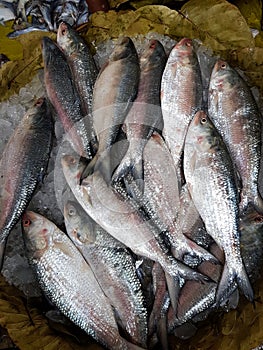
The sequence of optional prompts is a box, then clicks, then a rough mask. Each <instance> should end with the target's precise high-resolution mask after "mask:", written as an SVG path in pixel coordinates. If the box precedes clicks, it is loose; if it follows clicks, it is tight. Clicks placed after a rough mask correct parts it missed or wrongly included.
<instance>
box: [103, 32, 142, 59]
mask: <svg viewBox="0 0 263 350" xmlns="http://www.w3.org/2000/svg"><path fill="white" fill-rule="evenodd" d="M131 55H136V56H137V53H136V49H135V46H134V44H133V42H132V40H131V39H130V38H129V37H127V36H124V37H120V38H119V39H118V41H117V43H116V45H115V47H114V49H113V51H112V53H111V54H110V56H109V61H119V60H122V59H124V58H127V57H129V56H131Z"/></svg>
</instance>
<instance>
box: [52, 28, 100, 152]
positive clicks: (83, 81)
mask: <svg viewBox="0 0 263 350" xmlns="http://www.w3.org/2000/svg"><path fill="white" fill-rule="evenodd" d="M57 43H58V45H59V47H60V48H61V49H62V50H63V52H64V54H65V56H66V58H67V62H68V64H69V66H70V68H71V71H72V75H73V78H74V82H75V85H76V88H77V91H78V93H79V96H80V102H81V108H82V112H83V115H84V116H85V118H87V123H88V128H87V131H88V132H89V133H90V136H89V137H90V139H91V141H92V143H94V145H93V147H92V148H93V149H94V148H95V149H94V150H93V152H94V154H95V150H96V149H97V145H96V136H95V131H94V127H93V119H92V95H93V87H94V84H95V81H96V78H97V75H98V69H97V67H96V64H95V62H94V59H93V56H92V55H91V53H90V50H89V47H88V45H87V43H86V42H85V40H84V39H83V38H82V37H81V36H80V35H79V34H78V33H77V31H76V30H74V29H73V28H72V27H71V26H70V25H69V24H67V23H63V22H62V23H60V25H59V28H58V32H57Z"/></svg>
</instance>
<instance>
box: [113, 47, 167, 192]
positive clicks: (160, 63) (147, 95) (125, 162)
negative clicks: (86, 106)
mask: <svg viewBox="0 0 263 350" xmlns="http://www.w3.org/2000/svg"><path fill="white" fill-rule="evenodd" d="M166 60H167V57H166V53H165V51H164V48H163V46H162V44H161V43H160V42H159V41H158V40H151V41H150V42H149V43H148V44H147V46H146V48H145V49H144V51H143V53H142V55H141V57H140V68H141V73H140V81H139V86H138V93H137V97H136V99H135V100H134V103H133V104H132V107H131V109H130V111H129V113H128V115H127V117H126V119H125V123H124V127H125V130H126V134H127V139H128V141H129V148H128V150H127V153H126V155H125V157H124V158H123V159H122V161H121V163H120V165H119V167H118V168H117V170H116V171H115V173H114V176H113V179H112V180H113V181H118V180H119V179H120V178H122V177H124V176H125V175H126V174H127V173H129V172H130V173H131V174H132V176H133V177H134V179H135V180H137V183H138V180H139V181H141V182H140V183H141V184H142V186H141V190H142V191H143V181H142V180H143V149H144V147H145V145H146V143H147V141H148V140H149V138H150V137H151V135H152V133H153V132H154V130H158V131H159V132H161V131H162V128H163V117H162V112H161V101H160V89H161V78H162V73H163V70H164V67H165V63H166ZM138 184H139V183H138Z"/></svg>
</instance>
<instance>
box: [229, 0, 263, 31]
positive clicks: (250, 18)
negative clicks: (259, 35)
mask: <svg viewBox="0 0 263 350" xmlns="http://www.w3.org/2000/svg"><path fill="white" fill-rule="evenodd" d="M233 3H234V4H235V5H236V6H237V7H238V9H239V10H240V12H241V13H242V15H243V17H244V18H245V20H246V22H247V24H248V25H249V27H250V28H255V29H258V30H260V29H261V19H262V1H260V0H249V1H244V0H234V1H233Z"/></svg>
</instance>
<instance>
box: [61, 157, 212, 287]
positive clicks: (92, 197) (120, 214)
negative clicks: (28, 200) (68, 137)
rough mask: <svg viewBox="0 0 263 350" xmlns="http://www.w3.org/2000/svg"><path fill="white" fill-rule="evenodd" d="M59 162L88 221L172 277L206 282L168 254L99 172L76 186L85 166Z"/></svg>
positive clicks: (69, 160)
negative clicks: (93, 222) (88, 217)
mask: <svg viewBox="0 0 263 350" xmlns="http://www.w3.org/2000/svg"><path fill="white" fill-rule="evenodd" d="M61 162H62V168H63V172H64V175H65V178H66V180H67V182H68V184H69V186H70V188H71V190H72V192H73V194H74V196H75V197H76V199H77V200H78V202H79V203H80V204H81V206H82V207H83V208H84V210H85V211H86V212H87V213H88V214H89V215H90V217H91V218H92V219H93V220H95V221H96V222H97V223H98V224H99V225H100V226H101V227H103V228H104V229H105V230H106V231H107V232H108V233H109V234H111V235H112V236H113V237H115V238H116V239H118V240H119V241H120V242H122V243H123V244H125V245H126V246H127V247H129V248H130V249H131V250H132V251H133V252H134V253H135V254H138V255H142V256H144V257H146V258H150V259H152V260H154V261H158V262H159V263H160V264H161V265H162V267H163V269H164V270H165V271H166V272H167V273H168V274H170V275H172V276H181V277H182V278H186V279H188V278H190V279H195V280H201V281H205V280H206V277H205V276H203V275H201V274H199V273H198V272H196V271H194V270H192V269H190V268H189V267H187V266H186V265H184V264H182V263H181V262H179V261H177V260H176V259H174V258H173V257H172V256H171V255H170V254H169V252H168V251H167V249H165V245H164V244H162V235H161V232H160V231H159V230H155V231H156V232H154V227H152V226H151V225H149V222H148V219H147V218H145V217H143V216H142V215H141V213H139V210H138V209H139V208H137V209H135V208H134V207H133V206H132V205H131V204H130V199H127V200H126V201H125V200H124V195H125V194H123V195H119V194H118V193H116V191H115V190H114V189H113V188H111V187H108V185H107V184H106V182H105V180H104V179H103V177H102V176H101V174H100V173H99V172H95V173H94V174H93V175H91V176H89V177H88V178H86V179H85V180H84V181H83V183H82V185H79V179H80V177H81V174H82V172H83V169H84V167H85V164H84V163H83V162H82V161H81V160H80V159H78V158H76V157H73V156H64V157H63V158H62V161H61ZM123 192H125V191H124V190H123ZM158 236H159V239H158Z"/></svg>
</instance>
